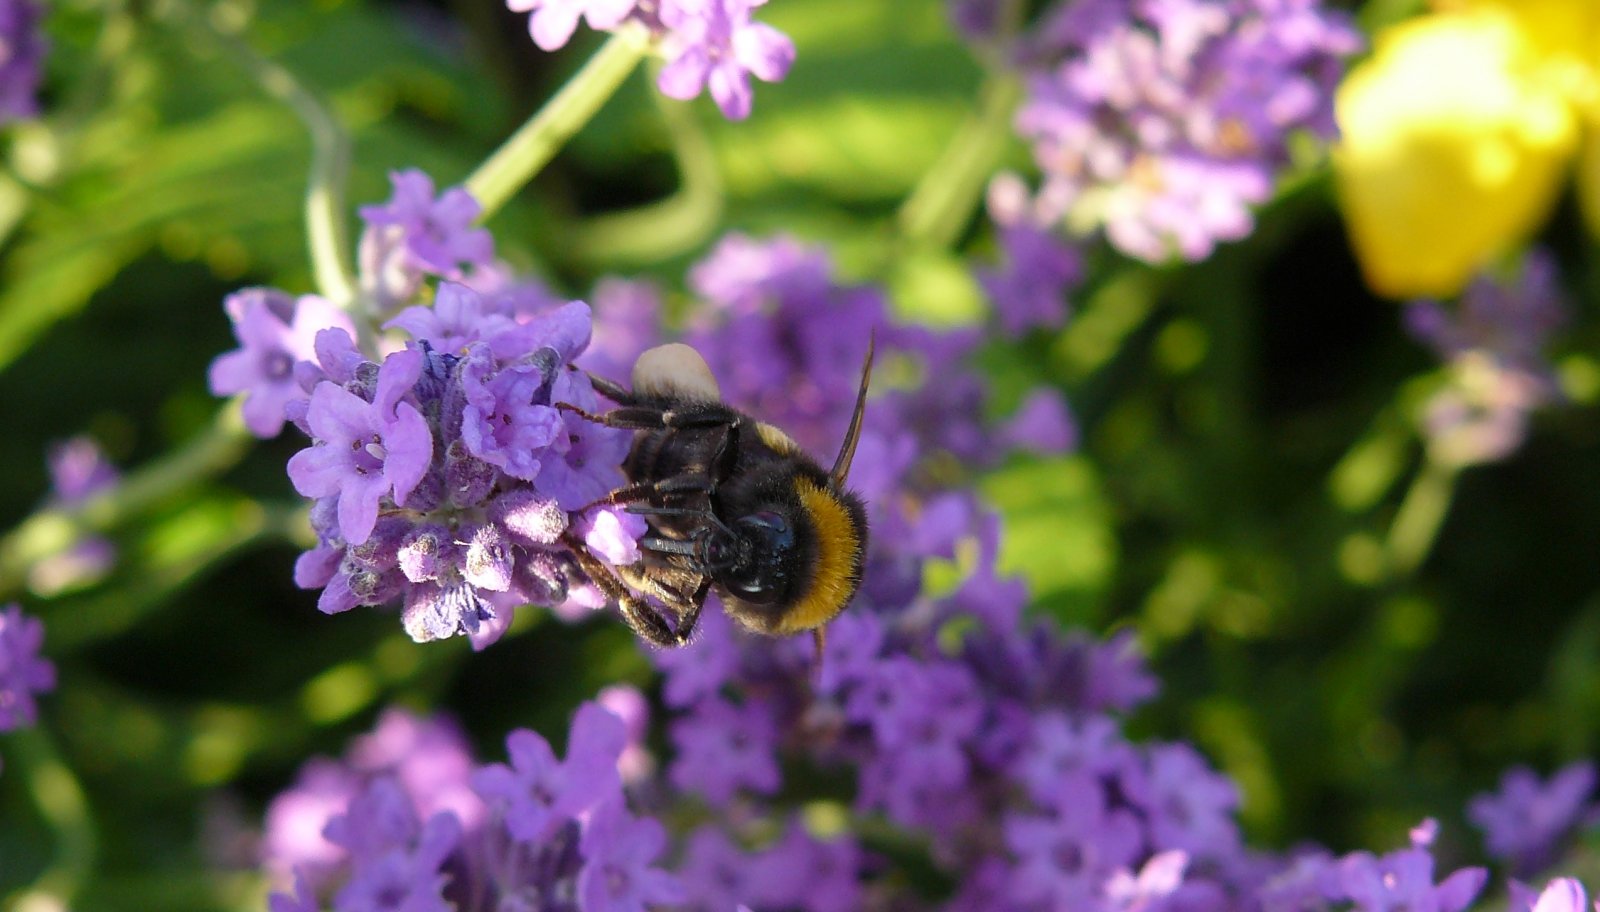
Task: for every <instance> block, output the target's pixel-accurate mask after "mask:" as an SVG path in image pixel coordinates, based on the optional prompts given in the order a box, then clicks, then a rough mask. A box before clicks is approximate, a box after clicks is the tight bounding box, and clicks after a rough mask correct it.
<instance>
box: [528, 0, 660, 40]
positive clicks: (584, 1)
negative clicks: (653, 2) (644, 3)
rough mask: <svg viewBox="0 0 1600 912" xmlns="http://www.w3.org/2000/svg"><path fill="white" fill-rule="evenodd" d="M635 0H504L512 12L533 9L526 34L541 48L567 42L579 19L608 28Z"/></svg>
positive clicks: (601, 28) (596, 27) (626, 15)
mask: <svg viewBox="0 0 1600 912" xmlns="http://www.w3.org/2000/svg"><path fill="white" fill-rule="evenodd" d="M635 5H637V3H636V0H506V6H507V7H509V8H510V9H511V11H512V12H514V13H526V12H530V11H531V12H532V13H533V15H532V16H530V17H529V18H528V34H530V35H532V36H533V43H534V44H537V45H538V46H539V49H540V50H543V51H554V50H556V49H558V48H560V47H561V46H562V45H564V44H566V43H567V41H568V39H570V38H571V37H572V33H573V32H574V31H576V30H577V28H578V19H579V18H583V19H587V20H588V21H589V27H590V28H592V29H597V30H599V31H610V30H611V29H614V28H616V27H617V26H619V25H621V24H622V20H624V19H626V18H628V14H629V13H631V12H633V8H634V6H635Z"/></svg>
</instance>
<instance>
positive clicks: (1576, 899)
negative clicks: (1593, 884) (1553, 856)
mask: <svg viewBox="0 0 1600 912" xmlns="http://www.w3.org/2000/svg"><path fill="white" fill-rule="evenodd" d="M1511 886H1512V899H1511V905H1510V910H1511V912H1590V909H1589V908H1588V905H1589V903H1588V896H1587V895H1585V893H1584V890H1583V884H1581V883H1579V882H1578V881H1577V880H1576V879H1575V878H1571V877H1554V878H1551V880H1550V882H1549V883H1547V884H1545V887H1544V889H1543V890H1541V891H1539V893H1538V894H1534V893H1533V891H1532V890H1529V889H1526V888H1525V887H1522V885H1521V884H1519V883H1517V882H1516V881H1512V882H1511ZM1523 893H1526V894H1527V895H1525V896H1524V895H1520V894H1523Z"/></svg>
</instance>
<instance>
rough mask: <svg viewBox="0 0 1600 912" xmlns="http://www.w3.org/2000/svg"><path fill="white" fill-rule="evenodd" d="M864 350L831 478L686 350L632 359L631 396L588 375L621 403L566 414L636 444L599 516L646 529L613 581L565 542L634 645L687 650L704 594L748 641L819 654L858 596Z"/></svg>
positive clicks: (572, 542) (672, 347)
mask: <svg viewBox="0 0 1600 912" xmlns="http://www.w3.org/2000/svg"><path fill="white" fill-rule="evenodd" d="M873 348H874V346H873V345H872V343H871V342H870V341H869V343H868V346H867V357H866V363H865V364H864V365H863V366H862V370H861V388H860V391H859V393H857V395H856V404H855V410H854V412H853V413H852V414H851V416H850V427H849V430H848V431H847V432H846V433H845V439H844V443H843V445H842V446H841V447H840V448H839V454H838V456H837V458H835V459H834V462H833V468H832V469H831V470H828V471H823V469H822V467H821V466H820V465H818V464H817V462H816V461H815V460H814V459H812V458H811V457H810V456H808V455H807V454H806V453H805V452H804V451H803V450H801V449H800V447H799V445H798V444H796V443H795V442H794V440H793V439H791V438H790V437H789V435H788V434H785V433H784V432H783V431H781V430H779V429H778V428H776V427H774V426H773V425H770V424H767V423H765V422H762V421H757V420H755V419H754V418H752V417H750V416H749V415H746V414H744V413H743V412H740V411H738V410H737V409H734V408H733V407H731V406H729V405H727V404H725V403H724V402H723V401H722V397H721V393H720V391H719V390H718V388H717V382H716V379H715V378H714V377H713V376H712V374H711V369H710V368H709V367H708V366H707V365H706V362H705V359H704V358H702V357H700V354H699V353H698V352H696V351H695V350H694V349H692V348H690V347H689V346H687V345H682V344H676V343H674V344H669V345H662V346H658V347H656V348H652V349H650V350H649V351H646V352H645V353H644V354H642V355H640V356H639V359H638V360H637V361H636V362H635V363H634V367H633V378H632V382H633V388H632V389H631V390H630V389H625V388H623V387H622V386H621V385H619V384H617V383H614V382H612V381H610V380H606V379H603V378H600V377H593V376H591V378H590V379H591V380H592V381H593V383H594V386H595V389H596V390H598V391H599V392H600V393H601V394H602V395H604V396H605V397H606V398H608V399H611V400H613V401H614V402H616V403H617V405H618V408H616V409H614V410H612V411H610V412H606V413H604V414H598V415H594V414H589V413H587V412H583V411H582V410H580V409H576V408H573V407H571V406H562V408H564V409H567V410H568V411H572V412H575V413H577V414H579V415H581V416H582V417H584V418H587V419H588V420H591V421H596V422H599V423H600V424H604V425H606V426H608V427H614V428H624V429H627V430H632V431H633V432H634V440H633V447H632V449H631V451H630V452H629V454H628V458H627V460H626V461H625V462H624V463H623V471H624V473H625V474H626V476H627V479H628V483H627V484H626V485H624V486H623V487H621V488H618V489H617V490H615V491H612V492H611V493H610V494H609V495H607V496H606V497H605V498H603V499H602V500H600V501H598V502H597V504H596V505H604V504H610V505H613V506H623V507H624V508H625V509H626V510H627V511H628V512H630V513H636V514H639V515H640V516H643V517H644V518H645V520H646V522H647V523H648V524H649V530H648V532H647V533H646V534H645V536H644V537H643V538H641V539H640V540H639V548H640V551H641V555H642V556H641V558H640V560H639V561H638V562H637V563H634V564H632V565H629V566H625V567H617V568H614V571H613V568H611V567H608V566H607V565H606V564H603V563H601V562H600V560H599V559H597V558H596V557H595V556H594V555H592V554H590V553H589V552H588V550H587V549H586V548H585V547H584V545H583V542H582V541H581V540H580V539H578V538H577V537H576V536H575V535H573V534H571V533H569V537H568V539H567V544H568V546H569V547H570V548H571V549H572V551H573V553H574V554H575V555H576V556H577V559H578V564H579V566H580V567H581V568H582V570H583V571H584V572H585V573H586V574H588V576H589V577H590V578H591V579H592V580H594V582H595V584H596V585H597V586H598V587H599V588H600V590H601V591H602V592H603V593H604V594H605V595H606V596H607V598H609V599H611V600H612V601H615V602H616V603H617V605H618V606H619V607H620V608H621V610H622V615H623V617H624V618H625V619H626V620H627V622H628V625H629V626H630V627H632V628H633V629H634V631H636V632H637V633H638V634H639V635H640V636H642V637H644V638H645V639H647V640H649V641H650V642H652V643H655V644H656V645H659V646H682V645H684V644H685V643H687V642H688V641H689V639H690V637H691V636H692V635H693V633H694V628H695V624H696V622H697V621H698V620H699V618H700V610H701V608H702V606H703V605H704V604H705V600H706V595H707V593H709V592H711V591H713V590H714V591H715V592H716V593H717V595H718V596H719V597H720V598H721V601H722V604H723V607H724V608H725V609H726V610H727V612H728V614H729V615H731V616H732V617H733V618H734V619H735V620H737V621H739V622H740V623H741V624H742V625H743V626H744V627H746V628H748V629H749V630H752V631H754V632H756V633H762V634H768V635H772V636H782V635H787V634H792V633H798V632H800V631H803V630H811V631H813V632H814V636H815V637H816V642H817V653H818V655H819V656H820V655H821V652H822V644H823V633H822V630H823V626H824V625H825V624H827V623H828V622H829V621H831V620H832V619H833V618H834V617H835V616H837V615H838V614H839V612H840V611H841V610H843V608H844V606H845V604H846V603H848V602H849V601H850V599H851V598H852V597H853V596H854V595H855V593H856V589H857V588H858V587H859V586H860V584H861V571H862V564H863V560H864V555H865V554H866V548H867V516H866V509H865V507H864V505H863V504H862V501H861V498H860V497H858V496H857V495H855V494H854V493H852V492H851V491H849V490H847V489H846V488H845V486H844V484H845V477H846V476H847V475H848V474H849V472H850V462H851V460H852V459H853V458H854V456H855V451H856V442H857V441H858V440H859V439H860V436H861V421H862V415H863V413H864V410H865V407H866V398H867V386H868V383H869V381H870V380H871V377H872V355H873ZM652 598H653V599H654V600H655V601H657V602H659V603H660V604H661V605H662V606H664V607H665V608H666V609H667V611H668V612H670V613H671V614H673V615H674V619H673V623H671V624H669V623H668V622H667V619H666V618H665V617H663V615H662V613H661V612H660V611H659V610H658V609H657V608H656V606H655V605H653V604H652V603H651V599H652Z"/></svg>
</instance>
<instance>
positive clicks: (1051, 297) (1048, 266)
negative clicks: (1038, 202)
mask: <svg viewBox="0 0 1600 912" xmlns="http://www.w3.org/2000/svg"><path fill="white" fill-rule="evenodd" d="M1000 249H1001V251H1002V253H1003V256H1004V266H1003V267H1002V268H1000V269H985V270H980V271H979V273H978V281H979V282H981V283H982V284H983V290H984V291H985V292H986V293H987V294H988V295H989V300H990V302H992V303H993V304H994V308H995V313H997V314H998V315H999V317H1000V327H1001V328H1002V329H1004V330H1005V331H1006V333H1007V334H1008V335H1010V336H1013V337H1015V336H1020V335H1022V334H1023V333H1025V332H1027V331H1028V330H1030V329H1033V328H1035V327H1040V328H1044V329H1056V328H1058V327H1060V326H1061V324H1063V323H1064V322H1066V319H1067V292H1069V291H1070V290H1071V289H1072V288H1073V287H1074V286H1076V285H1077V284H1078V282H1079V281H1080V280H1081V279H1082V278H1083V260H1082V258H1081V257H1080V256H1079V255H1078V252H1077V251H1076V250H1074V249H1073V248H1071V247H1069V246H1067V245H1066V244H1065V243H1064V242H1062V241H1061V240H1060V239H1059V238H1057V237H1056V236H1055V234H1054V233H1052V232H1051V231H1049V230H1046V229H1043V228H1035V227H1033V226H1031V225H1010V226H1006V227H1002V228H1001V229H1000Z"/></svg>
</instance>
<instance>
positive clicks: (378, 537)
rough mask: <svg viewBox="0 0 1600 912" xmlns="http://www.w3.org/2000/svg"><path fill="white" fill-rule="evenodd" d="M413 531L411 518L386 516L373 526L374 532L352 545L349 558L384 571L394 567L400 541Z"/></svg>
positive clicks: (368, 567) (366, 567) (367, 567)
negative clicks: (357, 543) (359, 542)
mask: <svg viewBox="0 0 1600 912" xmlns="http://www.w3.org/2000/svg"><path fill="white" fill-rule="evenodd" d="M410 531H411V523H410V521H409V520H405V519H401V518H400V517H398V516H385V517H382V518H380V519H379V520H378V522H377V524H376V525H374V526H373V527H372V534H371V535H370V536H368V537H367V540H366V541H364V542H362V543H361V544H359V545H351V546H350V549H349V551H348V552H347V553H348V556H349V559H350V560H351V561H353V562H355V563H356V564H359V565H360V566H361V567H363V568H365V569H369V570H376V571H379V572H382V571H384V570H389V569H391V568H393V567H394V565H395V561H396V560H397V559H398V556H399V552H400V543H401V541H402V540H404V539H405V537H406V534H407V533H408V532H410Z"/></svg>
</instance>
